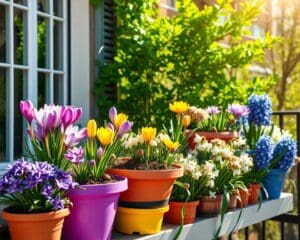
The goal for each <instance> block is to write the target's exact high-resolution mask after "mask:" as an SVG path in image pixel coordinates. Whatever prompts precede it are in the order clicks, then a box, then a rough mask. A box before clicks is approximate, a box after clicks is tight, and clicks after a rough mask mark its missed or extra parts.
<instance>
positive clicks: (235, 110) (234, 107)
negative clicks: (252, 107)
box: [227, 104, 250, 119]
mask: <svg viewBox="0 0 300 240" xmlns="http://www.w3.org/2000/svg"><path fill="white" fill-rule="evenodd" d="M227 111H228V112H229V113H231V114H232V115H233V116H234V117H235V119H239V118H240V117H244V116H248V114H249V112H250V111H249V109H248V107H247V106H245V105H240V104H231V105H229V106H228V109H227Z"/></svg>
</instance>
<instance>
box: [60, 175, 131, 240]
mask: <svg viewBox="0 0 300 240" xmlns="http://www.w3.org/2000/svg"><path fill="white" fill-rule="evenodd" d="M116 178H117V179H118V180H119V181H118V182H113V183H107V184H94V185H81V186H80V188H77V189H74V190H72V191H70V193H69V197H70V200H71V202H72V203H73V208H72V209H71V214H70V216H69V217H67V218H66V220H65V225H64V228H63V239H64V240H75V239H76V240H87V239H88V240H96V239H97V240H100V239H101V240H109V239H111V232H112V228H113V222H114V219H115V215H116V211H117V207H118V199H119V197H120V192H123V191H125V190H126V189H127V187H128V185H127V179H126V178H125V177H116Z"/></svg>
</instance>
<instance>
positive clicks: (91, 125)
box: [86, 119, 97, 139]
mask: <svg viewBox="0 0 300 240" xmlns="http://www.w3.org/2000/svg"><path fill="white" fill-rule="evenodd" d="M86 131H87V135H88V137H89V138H90V139H93V138H94V137H95V136H96V134H97V123H96V121H95V120H94V119H91V120H89V121H88V123H87V126H86Z"/></svg>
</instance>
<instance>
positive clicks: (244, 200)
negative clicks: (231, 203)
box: [236, 189, 249, 208]
mask: <svg viewBox="0 0 300 240" xmlns="http://www.w3.org/2000/svg"><path fill="white" fill-rule="evenodd" d="M239 196H240V199H239V200H238V201H237V204H236V205H237V207H239V208H241V207H243V208H244V207H247V206H248V201H249V192H248V191H245V190H242V189H240V190H239Z"/></svg>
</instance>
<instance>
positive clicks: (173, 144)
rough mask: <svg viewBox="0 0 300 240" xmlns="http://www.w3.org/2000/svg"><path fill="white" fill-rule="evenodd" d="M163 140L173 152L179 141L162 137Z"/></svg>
mask: <svg viewBox="0 0 300 240" xmlns="http://www.w3.org/2000/svg"><path fill="white" fill-rule="evenodd" d="M163 142H164V144H165V145H166V147H167V148H168V149H169V150H170V151H171V152H175V151H176V150H177V148H178V147H179V146H180V144H179V142H173V141H172V140H171V139H169V138H164V139H163Z"/></svg>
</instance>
